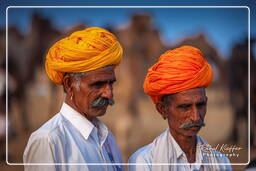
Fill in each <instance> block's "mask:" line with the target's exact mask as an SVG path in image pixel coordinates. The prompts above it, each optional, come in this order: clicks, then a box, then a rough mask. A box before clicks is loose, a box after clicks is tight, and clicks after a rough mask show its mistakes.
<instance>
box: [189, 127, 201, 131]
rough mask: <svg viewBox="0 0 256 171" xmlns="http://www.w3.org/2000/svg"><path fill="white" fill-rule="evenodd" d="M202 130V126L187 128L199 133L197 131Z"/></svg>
mask: <svg viewBox="0 0 256 171" xmlns="http://www.w3.org/2000/svg"><path fill="white" fill-rule="evenodd" d="M200 128H201V127H200V126H192V127H189V128H187V129H189V130H195V131H197V130H199V129H200Z"/></svg>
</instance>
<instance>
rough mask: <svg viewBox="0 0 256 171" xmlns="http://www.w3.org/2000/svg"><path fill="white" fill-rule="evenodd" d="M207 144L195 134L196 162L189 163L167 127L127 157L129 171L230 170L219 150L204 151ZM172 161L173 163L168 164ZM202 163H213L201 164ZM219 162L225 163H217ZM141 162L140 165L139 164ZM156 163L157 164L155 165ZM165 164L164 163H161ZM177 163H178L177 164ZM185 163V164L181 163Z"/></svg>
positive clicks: (227, 160) (225, 158) (227, 162)
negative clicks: (151, 140) (147, 143)
mask: <svg viewBox="0 0 256 171" xmlns="http://www.w3.org/2000/svg"><path fill="white" fill-rule="evenodd" d="M205 145H209V144H208V143H207V142H206V141H205V140H203V139H202V138H201V137H199V136H197V147H196V162H195V163H189V162H188V160H187V157H186V154H185V153H184V152H183V151H182V149H181V148H180V146H179V145H178V143H177V142H176V141H175V139H174V138H173V137H172V135H171V134H170V131H169V129H167V130H166V131H164V132H163V133H162V134H161V135H160V136H158V137H157V138H156V139H155V140H154V141H153V142H152V143H151V144H149V145H147V146H144V147H142V148H140V149H139V150H137V151H136V152H135V153H134V154H133V155H132V156H131V157H130V159H129V163H131V164H135V163H136V164H137V165H129V171H220V170H221V171H230V170H232V168H231V166H230V162H229V159H228V158H227V157H226V156H225V155H223V154H221V153H220V152H219V151H211V152H209V153H208V152H205V151H204V149H203V148H202V147H204V146H205ZM170 163H172V164H173V165H168V164H170ZM204 163H208V164H213V165H203V164H204ZM219 163H222V164H225V165H219ZM139 164H141V165H139ZM157 164H158V165H157ZM163 164H165V165H163ZM177 164H179V165H177ZM183 164H185V165H183Z"/></svg>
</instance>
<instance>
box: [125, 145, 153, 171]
mask: <svg viewBox="0 0 256 171" xmlns="http://www.w3.org/2000/svg"><path fill="white" fill-rule="evenodd" d="M144 148H145V147H144ZM143 150H144V149H143V148H142V149H140V150H138V151H137V152H135V153H134V154H133V155H132V156H131V157H130V158H129V161H128V162H129V166H128V170H129V171H151V162H150V161H149V159H147V156H145V154H141V153H143ZM141 151H142V152H141Z"/></svg>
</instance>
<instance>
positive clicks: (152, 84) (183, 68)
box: [144, 46, 213, 103]
mask: <svg viewBox="0 0 256 171" xmlns="http://www.w3.org/2000/svg"><path fill="white" fill-rule="evenodd" d="M212 78H213V69H212V67H211V66H210V64H209V63H208V62H207V61H206V60H205V59H204V57H203V54H202V52H201V51H200V50H199V49H197V48H194V47H192V46H182V47H179V48H176V49H173V50H169V51H166V52H165V53H164V54H162V55H161V56H160V58H159V60H158V62H157V63H156V64H154V65H153V66H152V67H151V68H149V70H148V73H147V76H146V79H145V81H144V91H145V93H146V94H148V95H149V96H150V97H151V99H152V100H153V102H154V103H157V102H158V101H159V100H161V98H162V97H163V95H166V94H173V93H178V92H181V91H185V90H188V89H192V88H196V87H208V86H209V85H210V84H211V82H212Z"/></svg>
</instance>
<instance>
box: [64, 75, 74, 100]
mask: <svg viewBox="0 0 256 171" xmlns="http://www.w3.org/2000/svg"><path fill="white" fill-rule="evenodd" d="M63 88H64V91H65V92H66V93H67V94H68V95H69V96H70V97H71V96H72V93H73V80H72V78H71V76H70V75H65V76H64V78H63Z"/></svg>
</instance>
